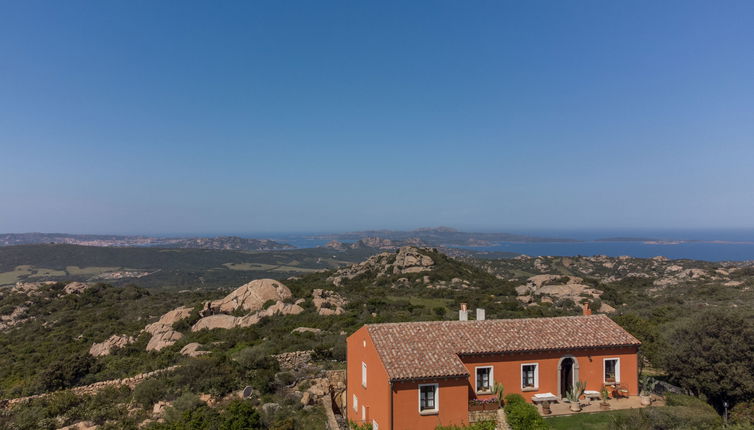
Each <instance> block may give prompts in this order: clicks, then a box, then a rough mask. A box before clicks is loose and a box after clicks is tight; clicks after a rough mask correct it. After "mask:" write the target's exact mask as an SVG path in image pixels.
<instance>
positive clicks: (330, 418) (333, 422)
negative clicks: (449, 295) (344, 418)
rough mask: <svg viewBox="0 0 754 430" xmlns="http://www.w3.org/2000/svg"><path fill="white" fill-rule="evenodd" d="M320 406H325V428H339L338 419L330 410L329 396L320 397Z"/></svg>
mask: <svg viewBox="0 0 754 430" xmlns="http://www.w3.org/2000/svg"><path fill="white" fill-rule="evenodd" d="M322 407H323V408H325V416H326V417H327V430H341V428H340V426H339V425H338V420H337V419H336V418H335V413H334V412H333V410H332V400H331V399H330V396H325V397H323V398H322Z"/></svg>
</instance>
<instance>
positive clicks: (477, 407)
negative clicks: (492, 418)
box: [469, 404, 484, 412]
mask: <svg viewBox="0 0 754 430" xmlns="http://www.w3.org/2000/svg"><path fill="white" fill-rule="evenodd" d="M482 410H484V405H480V404H469V411H472V412H473V411H482Z"/></svg>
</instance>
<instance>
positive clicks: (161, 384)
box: [133, 378, 167, 409]
mask: <svg viewBox="0 0 754 430" xmlns="http://www.w3.org/2000/svg"><path fill="white" fill-rule="evenodd" d="M165 394H167V387H166V385H165V381H164V380H162V378H152V379H147V380H146V381H144V382H142V383H141V384H139V385H137V386H136V388H134V396H133V400H134V402H136V403H138V404H140V405H141V406H143V407H144V409H149V408H151V407H152V405H153V404H155V403H157V402H158V401H159V400H162V399H163V398H165Z"/></svg>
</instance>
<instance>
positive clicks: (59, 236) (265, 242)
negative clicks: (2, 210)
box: [0, 233, 295, 251]
mask: <svg viewBox="0 0 754 430" xmlns="http://www.w3.org/2000/svg"><path fill="white" fill-rule="evenodd" d="M38 244H67V245H82V246H102V247H120V246H159V247H167V248H201V249H226V250H235V251H269V250H276V249H294V248H295V247H294V246H291V245H288V244H285V243H278V242H275V241H273V240H269V239H247V238H242V237H236V236H220V237H196V238H165V237H151V236H124V235H98V234H65V233H6V234H0V246H12V245H38Z"/></svg>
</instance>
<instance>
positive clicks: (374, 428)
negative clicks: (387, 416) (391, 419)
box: [372, 420, 380, 430]
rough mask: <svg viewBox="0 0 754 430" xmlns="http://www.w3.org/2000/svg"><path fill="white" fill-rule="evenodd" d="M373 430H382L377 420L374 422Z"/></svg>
mask: <svg viewBox="0 0 754 430" xmlns="http://www.w3.org/2000/svg"><path fill="white" fill-rule="evenodd" d="M372 430H380V425H379V424H377V420H372Z"/></svg>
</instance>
